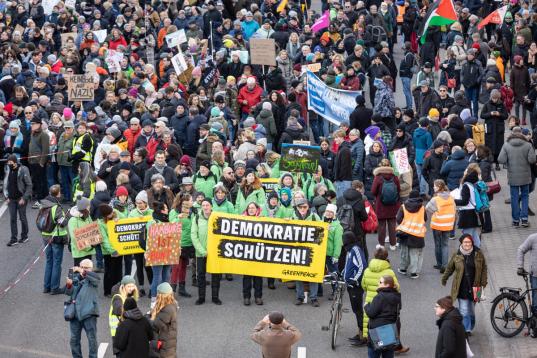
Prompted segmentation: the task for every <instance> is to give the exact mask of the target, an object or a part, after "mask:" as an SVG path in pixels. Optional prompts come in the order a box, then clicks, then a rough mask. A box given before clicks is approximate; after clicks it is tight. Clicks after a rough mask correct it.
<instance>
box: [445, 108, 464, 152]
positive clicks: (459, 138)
mask: <svg viewBox="0 0 537 358" xmlns="http://www.w3.org/2000/svg"><path fill="white" fill-rule="evenodd" d="M448 133H449V134H450V135H451V139H452V140H453V141H452V142H451V146H456V145H458V146H459V147H461V148H462V147H464V142H465V141H466V139H468V133H467V132H466V129H465V128H464V123H463V122H462V119H460V118H459V117H458V116H457V117H454V118H453V119H452V120H451V121H450V122H449V127H448Z"/></svg>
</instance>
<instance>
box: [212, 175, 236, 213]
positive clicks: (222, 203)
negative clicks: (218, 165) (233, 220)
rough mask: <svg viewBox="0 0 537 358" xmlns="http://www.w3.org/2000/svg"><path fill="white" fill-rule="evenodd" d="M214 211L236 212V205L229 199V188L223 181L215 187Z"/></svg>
mask: <svg viewBox="0 0 537 358" xmlns="http://www.w3.org/2000/svg"><path fill="white" fill-rule="evenodd" d="M213 211H214V212H217V213H227V214H235V207H234V206H233V204H232V203H231V202H230V201H229V200H228V190H227V188H226V187H225V186H224V184H222V183H221V182H219V183H218V184H216V186H215V187H214V196H213Z"/></svg>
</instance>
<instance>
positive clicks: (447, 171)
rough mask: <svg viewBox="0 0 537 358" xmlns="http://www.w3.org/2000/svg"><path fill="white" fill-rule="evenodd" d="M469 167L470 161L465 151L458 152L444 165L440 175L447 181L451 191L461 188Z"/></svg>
mask: <svg viewBox="0 0 537 358" xmlns="http://www.w3.org/2000/svg"><path fill="white" fill-rule="evenodd" d="M467 167H468V161H467V160H466V156H465V155H464V151H463V150H457V151H455V153H453V154H452V155H451V158H450V159H448V160H447V161H445V162H444V163H443V164H442V168H441V169H440V175H441V176H442V177H444V178H445V179H446V183H447V186H448V188H449V190H455V189H456V188H458V187H459V184H460V182H461V178H462V177H463V175H464V171H465V170H466V168H467Z"/></svg>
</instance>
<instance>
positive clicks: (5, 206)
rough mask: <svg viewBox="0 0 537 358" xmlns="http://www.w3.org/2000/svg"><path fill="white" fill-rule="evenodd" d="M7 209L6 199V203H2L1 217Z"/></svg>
mask: <svg viewBox="0 0 537 358" xmlns="http://www.w3.org/2000/svg"><path fill="white" fill-rule="evenodd" d="M6 210H7V202H5V201H4V203H3V204H2V206H0V218H1V217H2V215H4V213H5V212H6Z"/></svg>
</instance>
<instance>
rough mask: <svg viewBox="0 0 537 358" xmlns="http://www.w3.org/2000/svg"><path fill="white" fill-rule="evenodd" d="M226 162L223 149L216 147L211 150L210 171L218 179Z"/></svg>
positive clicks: (225, 166)
mask: <svg viewBox="0 0 537 358" xmlns="http://www.w3.org/2000/svg"><path fill="white" fill-rule="evenodd" d="M227 166H228V165H227V162H226V159H225V155H224V151H223V150H220V149H217V150H215V151H214V152H213V155H212V163H211V173H213V174H214V177H215V178H217V179H219V178H220V177H222V173H223V170H224V168H227Z"/></svg>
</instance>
